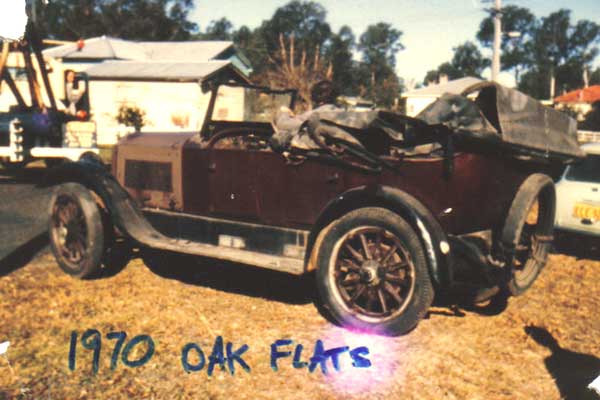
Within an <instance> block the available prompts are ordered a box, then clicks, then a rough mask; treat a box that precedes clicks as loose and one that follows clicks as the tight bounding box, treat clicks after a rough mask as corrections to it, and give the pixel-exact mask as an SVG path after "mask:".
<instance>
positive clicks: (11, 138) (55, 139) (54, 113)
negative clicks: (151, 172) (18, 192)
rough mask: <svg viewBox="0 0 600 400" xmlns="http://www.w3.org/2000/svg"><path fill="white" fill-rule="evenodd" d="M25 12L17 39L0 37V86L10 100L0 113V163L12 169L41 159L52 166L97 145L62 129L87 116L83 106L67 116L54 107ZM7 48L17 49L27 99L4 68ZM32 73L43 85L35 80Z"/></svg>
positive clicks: (37, 43) (33, 27) (38, 43)
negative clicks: (75, 113) (14, 102)
mask: <svg viewBox="0 0 600 400" xmlns="http://www.w3.org/2000/svg"><path fill="white" fill-rule="evenodd" d="M28 11H29V12H28V17H29V19H28V23H27V26H26V29H25V34H24V36H23V38H22V39H20V40H17V41H8V40H0V85H2V84H3V83H4V82H6V86H8V88H9V89H10V91H11V92H12V94H13V96H14V98H15V100H16V104H15V105H12V106H11V107H10V108H9V110H8V112H0V164H2V165H3V166H4V167H5V168H11V169H14V168H21V167H24V166H25V165H27V164H28V163H29V162H31V161H34V160H36V159H43V160H44V161H45V162H46V165H48V166H52V165H54V164H56V163H59V162H60V161H61V160H65V159H67V160H71V161H77V160H79V159H80V158H81V157H82V156H83V155H90V156H96V157H97V156H98V154H99V150H98V148H97V146H96V140H95V138H94V137H91V138H89V140H86V143H85V144H86V145H85V146H81V144H80V143H79V141H77V140H72V138H71V137H70V136H69V135H67V134H66V132H67V131H68V129H67V126H68V124H72V123H80V121H86V120H89V110H88V111H87V112H86V111H85V110H81V112H78V113H77V115H71V114H69V113H68V111H67V110H66V109H65V107H60V104H59V103H58V101H57V99H56V97H55V95H54V92H53V90H52V86H51V84H50V79H49V75H48V73H49V71H48V68H47V66H46V62H45V61H44V58H43V56H42V52H41V49H42V47H43V41H42V39H41V37H40V35H39V33H38V31H37V29H36V25H35V11H31V10H28ZM11 51H16V52H20V54H21V55H22V57H23V60H24V64H25V74H26V79H27V86H28V88H29V98H30V103H29V104H28V102H27V101H26V99H25V96H23V94H22V93H21V91H20V90H19V87H18V86H17V84H16V82H15V79H14V78H13V76H11V74H10V72H9V70H8V67H7V60H8V56H9V53H10V52H11ZM38 75H39V77H41V80H42V83H43V86H42V85H40V83H39V82H38ZM43 91H45V96H43V94H42V92H43ZM44 97H45V98H44ZM45 100H47V102H46V101H45Z"/></svg>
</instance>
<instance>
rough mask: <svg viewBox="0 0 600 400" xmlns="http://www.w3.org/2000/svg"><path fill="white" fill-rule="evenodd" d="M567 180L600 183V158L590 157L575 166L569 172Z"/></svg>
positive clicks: (589, 155) (596, 156)
mask: <svg viewBox="0 0 600 400" xmlns="http://www.w3.org/2000/svg"><path fill="white" fill-rule="evenodd" d="M566 178H567V180H570V181H580V182H592V183H600V156H598V155H591V154H588V156H587V157H586V158H585V159H584V160H583V161H582V162H580V163H577V164H573V165H571V166H570V167H569V169H568V170H567V175H566Z"/></svg>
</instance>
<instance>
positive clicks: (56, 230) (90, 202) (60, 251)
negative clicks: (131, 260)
mask: <svg viewBox="0 0 600 400" xmlns="http://www.w3.org/2000/svg"><path fill="white" fill-rule="evenodd" d="M48 228H49V229H48V233H49V235H50V245H51V248H52V252H53V253H54V256H55V258H56V261H57V263H58V265H59V266H60V267H61V269H62V270H63V271H65V272H66V273H68V274H69V275H73V276H75V277H77V278H88V277H90V276H92V275H93V274H94V273H96V272H98V270H99V269H100V268H101V265H102V259H103V255H104V250H105V249H104V247H105V246H104V245H105V240H104V226H103V222H102V217H101V214H100V210H99V209H98V206H97V204H96V201H95V199H94V197H93V196H92V194H91V192H90V191H89V190H88V189H87V188H85V187H84V186H82V185H80V184H78V183H66V184H63V185H60V186H59V187H57V189H56V190H55V192H54V195H53V197H52V200H51V201H50V218H49V227H48Z"/></svg>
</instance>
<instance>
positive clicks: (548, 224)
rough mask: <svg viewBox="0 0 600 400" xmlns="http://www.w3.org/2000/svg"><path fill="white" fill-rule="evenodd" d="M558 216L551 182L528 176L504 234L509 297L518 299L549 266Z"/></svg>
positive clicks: (534, 175) (538, 175)
mask: <svg viewBox="0 0 600 400" xmlns="http://www.w3.org/2000/svg"><path fill="white" fill-rule="evenodd" d="M555 212H556V194H555V189H554V183H553V181H552V179H550V177H548V176H546V175H543V174H533V175H531V176H529V177H528V178H527V179H526V180H525V182H523V184H522V185H521V187H520V188H519V190H518V191H517V194H516V195H515V198H514V200H513V202H512V204H511V207H510V210H509V212H508V216H507V218H506V221H505V224H504V227H503V230H502V244H503V247H504V248H505V249H507V250H508V251H507V252H506V265H507V267H508V274H509V277H508V280H507V285H506V288H507V289H508V291H509V293H510V294H512V295H514V296H517V295H520V294H522V293H524V292H525V291H526V290H527V289H529V288H530V287H531V285H532V284H533V282H535V280H536V279H537V277H538V275H539V274H540V272H541V270H542V269H543V268H544V266H545V265H546V261H547V259H548V253H549V252H550V249H551V247H552V234H553V230H554V216H555Z"/></svg>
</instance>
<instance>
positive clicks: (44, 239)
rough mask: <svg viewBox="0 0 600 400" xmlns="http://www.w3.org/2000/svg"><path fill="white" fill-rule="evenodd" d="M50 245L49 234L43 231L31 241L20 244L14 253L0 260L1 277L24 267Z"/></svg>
mask: <svg viewBox="0 0 600 400" xmlns="http://www.w3.org/2000/svg"><path fill="white" fill-rule="evenodd" d="M47 245H48V234H47V233H46V232H44V233H41V234H39V235H37V236H36V237H34V238H33V239H31V240H30V241H29V242H27V243H25V244H24V245H22V246H19V247H18V248H17V249H16V250H14V251H13V252H12V253H10V254H9V255H7V256H6V257H4V258H3V259H1V260H0V277H1V276H5V275H8V274H10V273H12V272H14V271H16V270H18V269H20V268H23V267H24V266H25V265H27V264H28V263H29V262H30V261H31V260H33V259H34V258H35V256H36V255H37V254H38V253H39V252H40V251H41V250H42V249H44V248H45V247H46V246H47Z"/></svg>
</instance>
